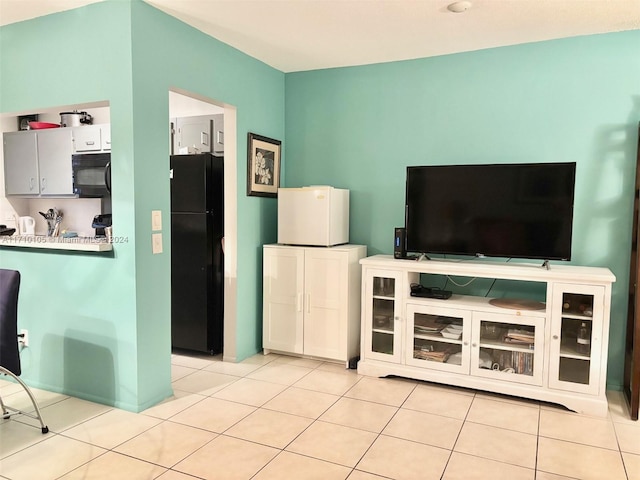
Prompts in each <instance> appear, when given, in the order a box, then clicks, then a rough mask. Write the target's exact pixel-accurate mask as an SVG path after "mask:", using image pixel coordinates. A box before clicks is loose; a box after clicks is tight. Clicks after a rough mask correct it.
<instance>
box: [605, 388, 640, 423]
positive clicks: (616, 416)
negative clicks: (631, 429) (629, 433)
mask: <svg viewBox="0 0 640 480" xmlns="http://www.w3.org/2000/svg"><path fill="white" fill-rule="evenodd" d="M607 402H608V403H609V415H610V416H611V419H612V420H613V421H614V422H616V423H630V424H632V425H635V424H637V421H636V420H631V411H630V410H629V406H628V404H627V400H626V399H625V395H624V393H623V392H621V391H619V390H607Z"/></svg>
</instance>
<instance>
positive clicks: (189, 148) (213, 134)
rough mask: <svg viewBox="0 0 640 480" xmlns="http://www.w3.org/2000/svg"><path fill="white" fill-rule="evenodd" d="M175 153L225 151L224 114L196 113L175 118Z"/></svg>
mask: <svg viewBox="0 0 640 480" xmlns="http://www.w3.org/2000/svg"><path fill="white" fill-rule="evenodd" d="M172 143H173V153H174V154H175V155H178V154H181V153H187V152H188V153H219V154H222V153H224V115H223V114H221V113H220V114H217V115H196V116H193V117H181V118H177V119H176V120H175V127H174V138H173V142H172Z"/></svg>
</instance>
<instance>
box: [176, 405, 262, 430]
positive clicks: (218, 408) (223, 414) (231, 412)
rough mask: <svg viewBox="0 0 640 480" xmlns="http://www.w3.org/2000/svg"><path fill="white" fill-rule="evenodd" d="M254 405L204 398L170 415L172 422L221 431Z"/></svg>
mask: <svg viewBox="0 0 640 480" xmlns="http://www.w3.org/2000/svg"><path fill="white" fill-rule="evenodd" d="M254 410H255V407H251V406H249V405H241V404H239V403H234V402H228V401H226V400H221V399H219V398H206V399H204V400H203V401H201V402H199V403H196V404H195V405H194V406H192V407H189V408H187V409H186V410H183V411H182V412H180V413H178V414H177V415H175V416H173V417H171V421H172V422H176V423H181V424H183V425H189V426H191V427H195V428H203V429H205V430H209V431H210V432H216V433H222V432H224V431H225V430H227V429H228V428H229V427H231V426H233V425H234V424H236V423H237V422H239V421H240V420H242V419H243V418H244V417H246V416H247V415H249V414H250V413H253V411H254Z"/></svg>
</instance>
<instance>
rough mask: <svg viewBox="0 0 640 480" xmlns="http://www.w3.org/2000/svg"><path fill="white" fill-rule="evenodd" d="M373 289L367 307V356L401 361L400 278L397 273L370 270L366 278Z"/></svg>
mask: <svg viewBox="0 0 640 480" xmlns="http://www.w3.org/2000/svg"><path fill="white" fill-rule="evenodd" d="M365 281H366V284H365V288H367V289H368V290H369V292H370V293H369V292H367V294H366V297H365V298H367V299H368V302H370V303H369V304H368V305H366V306H365V323H364V325H365V337H364V338H365V341H366V345H365V349H366V357H367V358H373V359H378V360H384V361H387V362H389V361H390V362H397V363H399V362H400V359H401V350H402V344H401V325H400V323H401V322H400V316H399V312H398V309H399V308H400V301H399V295H400V290H401V287H400V282H401V280H400V276H399V274H397V273H396V272H387V271H384V270H383V271H369V273H368V274H367V277H366V279H365Z"/></svg>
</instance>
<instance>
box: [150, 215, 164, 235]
mask: <svg viewBox="0 0 640 480" xmlns="http://www.w3.org/2000/svg"><path fill="white" fill-rule="evenodd" d="M151 230H153V231H154V232H158V231H160V230H162V211H161V210H152V211H151Z"/></svg>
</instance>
